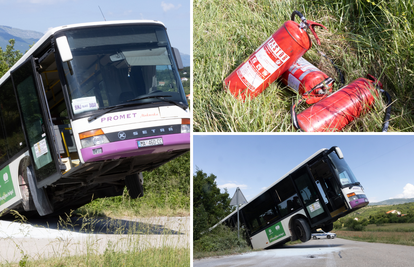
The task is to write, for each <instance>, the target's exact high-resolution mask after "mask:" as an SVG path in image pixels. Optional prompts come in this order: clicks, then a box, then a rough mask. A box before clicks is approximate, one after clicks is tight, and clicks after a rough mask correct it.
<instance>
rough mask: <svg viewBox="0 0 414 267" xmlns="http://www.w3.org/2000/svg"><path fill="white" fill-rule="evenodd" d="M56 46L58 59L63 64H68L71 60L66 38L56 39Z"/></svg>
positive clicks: (71, 56)
mask: <svg viewBox="0 0 414 267" xmlns="http://www.w3.org/2000/svg"><path fill="white" fill-rule="evenodd" d="M56 44H57V47H58V49H59V54H60V58H61V59H62V61H63V62H68V61H71V60H72V59H73V55H72V51H70V47H69V42H68V38H66V36H61V37H58V38H56Z"/></svg>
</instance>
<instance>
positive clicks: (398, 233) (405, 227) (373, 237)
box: [335, 223, 414, 246]
mask: <svg viewBox="0 0 414 267" xmlns="http://www.w3.org/2000/svg"><path fill="white" fill-rule="evenodd" d="M335 233H336V234H337V236H338V237H340V238H345V239H351V240H356V241H365V242H374V243H386V244H397V245H407V246H414V223H392V224H391V223H390V224H384V225H381V226H376V225H372V224H370V225H368V226H367V227H366V228H365V230H364V231H343V230H338V231H335Z"/></svg>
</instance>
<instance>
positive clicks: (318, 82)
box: [281, 57, 335, 104]
mask: <svg viewBox="0 0 414 267" xmlns="http://www.w3.org/2000/svg"><path fill="white" fill-rule="evenodd" d="M281 80H282V83H283V84H285V85H287V86H289V87H290V88H292V89H293V90H294V91H296V92H297V93H299V94H300V95H301V96H302V98H303V99H305V100H306V103H307V104H314V103H316V102H318V101H319V100H322V99H323V98H325V97H326V96H328V93H331V92H332V87H333V84H334V82H335V80H334V79H332V78H331V77H329V76H328V75H326V74H325V73H324V72H323V71H321V70H320V69H318V68H317V67H315V66H314V65H312V64H311V63H309V62H308V61H307V60H306V59H304V58H303V57H301V58H299V59H298V61H296V63H295V64H293V65H292V66H291V67H290V68H289V69H288V70H287V71H285V72H284V73H283V74H282V79H281Z"/></svg>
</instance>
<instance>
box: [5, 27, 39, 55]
mask: <svg viewBox="0 0 414 267" xmlns="http://www.w3.org/2000/svg"><path fill="white" fill-rule="evenodd" d="M42 36H43V33H41V32H36V31H28V30H21V29H16V28H12V27H9V26H1V25H0V47H1V48H2V49H3V50H5V49H6V47H7V45H8V44H9V40H10V39H15V40H16V43H15V45H14V48H15V49H16V50H19V51H20V52H22V53H25V52H26V51H27V50H29V48H30V45H32V44H34V43H36V41H37V40H39V39H40V38H41V37H42Z"/></svg>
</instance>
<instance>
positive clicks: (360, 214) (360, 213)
mask: <svg viewBox="0 0 414 267" xmlns="http://www.w3.org/2000/svg"><path fill="white" fill-rule="evenodd" d="M390 210H398V211H399V212H401V213H402V214H414V203H413V202H411V203H405V204H398V205H382V206H367V207H364V208H362V209H359V210H357V211H355V212H352V213H350V214H348V215H347V216H345V218H348V217H351V218H358V219H359V220H362V219H369V216H371V215H376V214H378V213H382V214H385V213H386V212H387V211H390Z"/></svg>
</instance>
